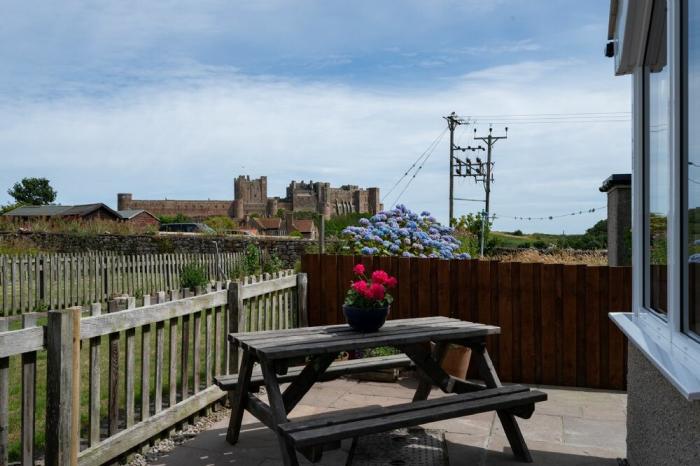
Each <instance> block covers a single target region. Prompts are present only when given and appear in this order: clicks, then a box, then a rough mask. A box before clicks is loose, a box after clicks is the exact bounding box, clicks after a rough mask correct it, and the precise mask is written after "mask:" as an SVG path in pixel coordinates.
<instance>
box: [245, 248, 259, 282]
mask: <svg viewBox="0 0 700 466" xmlns="http://www.w3.org/2000/svg"><path fill="white" fill-rule="evenodd" d="M243 272H244V273H245V274H246V275H257V274H258V273H260V249H258V247H257V246H256V245H254V244H249V245H248V247H246V250H245V257H244V258H243Z"/></svg>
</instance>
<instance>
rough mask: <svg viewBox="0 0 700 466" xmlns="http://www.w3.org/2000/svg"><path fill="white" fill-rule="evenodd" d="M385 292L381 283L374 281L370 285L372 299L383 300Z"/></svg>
mask: <svg viewBox="0 0 700 466" xmlns="http://www.w3.org/2000/svg"><path fill="white" fill-rule="evenodd" d="M384 293H385V291H384V287H383V286H382V285H380V284H379V283H372V285H371V286H370V287H369V297H370V298H371V299H376V300H377V301H381V300H382V299H384Z"/></svg>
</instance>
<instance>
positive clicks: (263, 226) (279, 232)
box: [247, 212, 318, 239]
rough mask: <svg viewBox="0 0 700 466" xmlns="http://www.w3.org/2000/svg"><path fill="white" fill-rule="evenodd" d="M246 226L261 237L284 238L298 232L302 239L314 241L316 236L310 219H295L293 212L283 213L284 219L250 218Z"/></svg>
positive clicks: (313, 224) (315, 229)
mask: <svg viewBox="0 0 700 466" xmlns="http://www.w3.org/2000/svg"><path fill="white" fill-rule="evenodd" d="M247 223H248V226H249V227H250V228H254V229H255V230H257V231H258V233H259V234H261V235H267V236H285V235H289V234H291V233H293V232H295V231H296V232H299V233H300V234H301V236H302V238H307V239H315V238H316V237H317V236H318V232H317V228H316V224H315V223H314V221H313V220H311V219H295V218H294V213H293V212H285V216H284V219H281V218H279V217H251V218H249V219H248V222H247Z"/></svg>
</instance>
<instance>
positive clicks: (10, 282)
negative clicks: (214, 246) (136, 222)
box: [0, 252, 243, 316]
mask: <svg viewBox="0 0 700 466" xmlns="http://www.w3.org/2000/svg"><path fill="white" fill-rule="evenodd" d="M242 258H243V253H240V252H225V253H220V254H179V253H173V254H144V255H117V254H110V253H105V252H99V253H96V252H86V253H83V254H58V253H52V254H39V255H16V256H10V255H3V256H0V313H1V314H2V315H3V316H9V315H16V314H21V313H25V312H36V311H47V310H49V309H65V308H68V307H71V306H89V305H90V304H92V303H102V304H105V305H106V303H107V300H108V299H109V298H110V297H111V296H113V295H115V294H128V295H130V296H137V295H147V294H151V293H155V292H157V291H158V290H173V289H179V288H180V271H181V270H182V267H183V266H184V265H185V264H189V263H196V264H199V265H200V266H202V267H203V268H204V270H205V271H206V273H207V278H208V279H209V280H212V281H215V280H218V281H222V280H226V279H228V278H229V277H230V276H231V273H232V272H233V271H234V270H235V269H237V268H238V267H239V266H240V264H241V261H242Z"/></svg>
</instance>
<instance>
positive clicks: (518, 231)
mask: <svg viewBox="0 0 700 466" xmlns="http://www.w3.org/2000/svg"><path fill="white" fill-rule="evenodd" d="M512 235H513V236H523V231H522V230H515V231H514V232H513V233H512Z"/></svg>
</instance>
